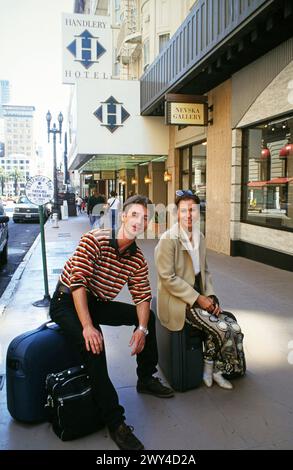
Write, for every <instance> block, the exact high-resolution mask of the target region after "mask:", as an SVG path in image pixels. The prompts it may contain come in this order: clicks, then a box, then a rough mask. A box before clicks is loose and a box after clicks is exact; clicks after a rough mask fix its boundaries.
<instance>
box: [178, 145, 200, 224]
mask: <svg viewBox="0 0 293 470" xmlns="http://www.w3.org/2000/svg"><path fill="white" fill-rule="evenodd" d="M179 180H180V189H192V190H193V191H194V192H195V194H197V195H198V197H199V198H200V215H201V231H202V232H203V233H205V209H206V142H201V143H199V144H194V145H190V146H188V147H185V148H182V149H181V150H180V175H179Z"/></svg>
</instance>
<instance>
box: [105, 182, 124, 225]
mask: <svg viewBox="0 0 293 470" xmlns="http://www.w3.org/2000/svg"><path fill="white" fill-rule="evenodd" d="M110 196H111V197H110V198H109V199H108V201H107V204H108V211H109V215H110V223H111V227H112V229H113V230H117V228H118V223H119V211H120V205H121V204H120V201H119V199H118V197H117V193H116V192H115V191H111V193H110Z"/></svg>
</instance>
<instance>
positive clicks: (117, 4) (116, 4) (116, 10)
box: [114, 0, 121, 25]
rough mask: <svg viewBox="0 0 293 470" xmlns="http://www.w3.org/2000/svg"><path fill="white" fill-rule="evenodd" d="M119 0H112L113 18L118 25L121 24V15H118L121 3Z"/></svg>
mask: <svg viewBox="0 0 293 470" xmlns="http://www.w3.org/2000/svg"><path fill="white" fill-rule="evenodd" d="M120 3H121V2H120V0H115V1H114V18H115V23H116V24H117V25H118V24H121V15H120V12H121V5H120Z"/></svg>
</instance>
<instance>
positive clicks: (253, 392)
mask: <svg viewBox="0 0 293 470" xmlns="http://www.w3.org/2000/svg"><path fill="white" fill-rule="evenodd" d="M88 229H89V225H88V220H87V216H86V215H81V216H79V217H75V218H74V217H71V218H70V219H69V220H68V221H60V222H59V228H53V226H52V225H51V223H50V222H48V223H47V224H46V246H47V261H48V277H49V285H50V293H51V294H52V293H53V290H54V287H55V285H56V282H57V278H58V275H59V273H60V271H61V269H62V267H63V265H64V262H65V261H66V259H67V258H68V257H69V256H70V255H71V253H72V252H73V251H74V249H75V247H76V245H77V243H78V240H79V238H80V236H81V234H82V233H83V232H85V231H87V230H88ZM139 243H140V245H141V247H142V249H143V251H144V253H145V255H146V257H147V259H148V262H149V268H150V279H151V284H152V288H153V292H155V287H156V274H155V269H154V263H153V249H154V246H155V243H156V242H155V241H154V240H148V241H140V242H139ZM208 261H209V266H210V270H211V272H212V274H213V280H214V284H215V288H216V292H217V295H218V297H219V298H220V300H221V304H222V306H223V308H224V309H225V310H229V311H232V312H233V313H234V314H235V315H236V316H237V318H238V321H239V323H240V325H241V326H242V330H243V332H244V334H245V338H244V346H245V353H246V360H247V368H248V371H247V375H246V377H245V378H243V379H239V380H236V381H234V385H235V388H234V390H233V391H226V390H222V389H220V388H219V387H218V386H217V385H214V386H213V387H212V388H211V389H207V388H206V387H204V386H201V387H200V388H198V389H195V390H191V391H188V392H185V393H176V396H175V397H174V398H173V399H168V400H164V399H159V398H155V397H152V396H148V395H139V394H137V392H136V388H135V385H136V373H135V368H136V365H135V359H134V358H132V357H131V356H130V349H129V347H128V342H129V339H130V337H131V331H132V329H131V328H130V327H120V328H114V327H103V332H104V336H105V344H106V350H107V359H108V367H109V372H110V375H111V378H112V380H113V382H114V384H115V386H116V387H117V390H118V394H119V397H120V401H121V403H122V404H123V406H124V407H125V409H126V417H127V423H128V424H131V425H133V426H134V428H135V433H136V435H137V436H138V437H139V438H140V439H141V440H142V442H143V443H144V445H145V448H146V449H152V450H157V449H165V450H168V449H169V450H171V449H173V450H174V449H176V450H180V449H186V450H189V449H195V450H197V449H292V448H293V400H292V389H293V360H292V361H288V355H289V353H290V349H289V346H290V344H289V342H290V341H293V307H292V305H293V289H292V287H293V273H290V272H287V271H282V270H279V269H276V268H271V267H269V266H265V265H263V264H260V263H256V262H254V261H250V260H246V259H244V258H231V257H228V256H225V255H221V254H217V253H215V252H209V255H208ZM43 295H44V288H43V274H42V264H41V246H40V243H36V244H35V246H34V250H33V252H31V253H30V257H29V259H28V261H27V264H26V266H25V268H24V270H23V273H22V276H21V278H20V279H19V282H18V284H17V287H16V289H15V291H14V294H13V297H12V299H11V301H10V303H9V304H8V306H7V307H6V308H5V310H4V312H3V316H2V318H0V374H1V373H5V356H6V349H7V346H8V344H9V342H10V341H11V340H12V339H13V338H14V337H15V336H17V335H18V334H20V333H22V332H24V331H27V330H30V329H33V328H35V327H37V326H39V325H40V324H41V323H42V322H44V321H46V319H47V309H45V308H36V307H34V306H33V305H32V302H34V301H35V300H39V299H41V298H42V297H43ZM119 300H122V301H130V296H129V293H128V291H127V289H123V291H122V292H121V294H120V295H119ZM292 349H293V344H292V345H291V351H292ZM292 354H293V353H292ZM292 354H291V356H292ZM289 362H292V364H290V363H289ZM0 449H1V450H4V449H5V450H12V449H13V450H14V449H27V450H29V449H48V450H53V449H75V450H77V449H84V450H86V449H93V450H107V449H116V446H115V444H114V443H113V441H112V440H111V438H110V437H109V434H108V431H107V430H106V429H103V430H101V431H100V432H97V433H95V434H92V435H90V436H87V437H84V438H82V439H78V440H76V441H72V442H66V443H65V442H62V441H60V440H59V439H58V438H57V437H56V436H55V434H54V433H53V431H52V430H51V427H50V425H49V424H48V423H43V424H39V425H25V424H21V423H18V422H15V421H14V420H13V419H12V418H11V417H10V415H9V413H8V411H7V407H6V390H5V386H4V387H3V389H2V391H0Z"/></svg>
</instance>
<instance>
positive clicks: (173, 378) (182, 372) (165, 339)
mask: <svg viewBox="0 0 293 470" xmlns="http://www.w3.org/2000/svg"><path fill="white" fill-rule="evenodd" d="M156 331H157V341H158V352H159V366H160V367H161V369H162V371H163V373H164V375H165V377H166V379H167V380H168V382H169V383H170V385H171V386H172V387H173V388H174V390H176V391H179V392H185V391H186V390H190V389H193V388H196V387H198V386H199V385H200V384H201V383H202V375H203V344H202V336H201V335H202V334H201V332H200V331H198V330H196V329H195V328H192V327H191V326H189V325H187V324H185V326H184V328H183V330H181V331H169V330H168V329H167V328H165V327H164V326H162V325H161V323H160V321H159V320H158V319H157V322H156Z"/></svg>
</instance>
